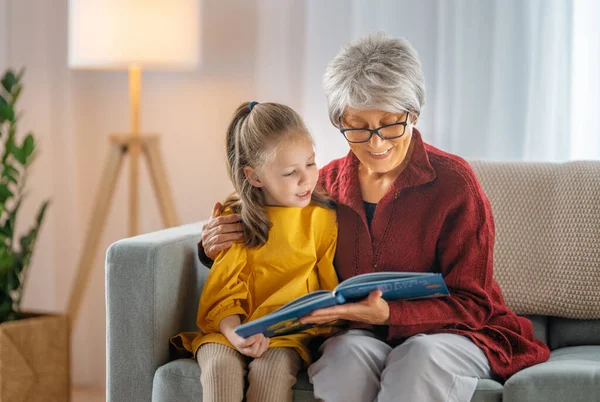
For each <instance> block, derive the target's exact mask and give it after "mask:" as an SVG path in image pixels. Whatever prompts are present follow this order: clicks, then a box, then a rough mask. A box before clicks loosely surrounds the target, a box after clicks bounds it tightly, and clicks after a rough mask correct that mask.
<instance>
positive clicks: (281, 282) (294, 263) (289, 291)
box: [172, 203, 338, 364]
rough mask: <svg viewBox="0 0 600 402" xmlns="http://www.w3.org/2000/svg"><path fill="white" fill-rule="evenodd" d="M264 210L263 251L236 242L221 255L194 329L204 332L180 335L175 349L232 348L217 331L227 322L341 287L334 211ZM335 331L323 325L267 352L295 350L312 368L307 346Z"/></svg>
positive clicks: (277, 340)
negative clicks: (218, 345) (217, 345)
mask: <svg viewBox="0 0 600 402" xmlns="http://www.w3.org/2000/svg"><path fill="white" fill-rule="evenodd" d="M265 209H266V211H267V214H268V215H269V220H270V221H271V223H272V227H271V230H270V231H269V240H268V241H267V243H266V244H265V245H264V246H263V247H260V248H247V247H245V246H244V245H243V244H241V243H235V244H234V245H233V246H232V247H231V248H230V249H229V250H226V251H223V252H222V253H221V254H219V256H218V257H217V259H216V260H215V262H214V265H213V266H212V268H211V270H210V273H209V275H208V279H207V280H206V284H205V285H204V289H203V291H202V295H201V297H200V304H199V306H198V316H197V319H196V324H197V325H198V327H199V328H200V330H201V331H202V332H201V333H196V332H184V333H181V334H178V335H177V336H175V337H173V339H172V343H173V344H174V345H175V346H177V347H183V348H185V349H186V350H188V351H189V352H192V353H193V354H194V356H195V354H196V352H197V351H198V348H199V347H200V346H201V345H203V344H205V343H209V342H215V343H221V344H223V345H227V346H229V347H233V346H232V345H231V344H230V343H229V341H228V340H227V338H226V337H225V336H224V335H223V334H221V333H220V332H219V323H220V322H221V320H222V319H223V318H225V317H227V316H230V315H233V314H239V315H240V316H241V320H242V323H245V322H248V321H252V320H255V319H257V318H260V317H263V316H265V315H266V314H269V313H270V312H272V311H274V310H276V309H278V308H279V307H281V306H283V305H284V304H286V303H288V302H290V301H292V300H294V299H296V298H298V297H300V296H302V295H305V294H307V293H309V292H312V291H315V290H320V289H327V290H332V289H333V288H334V287H335V286H337V284H338V279H337V274H336V272H335V269H334V267H333V257H334V255H335V247H336V244H337V222H336V213H335V211H334V210H329V209H325V208H322V207H319V206H316V205H314V204H312V203H311V204H309V205H308V206H306V207H304V208H298V207H266V208H265ZM332 331H333V327H332V326H320V327H313V328H309V329H307V330H304V331H302V332H299V333H295V334H290V335H283V336H278V337H274V338H271V341H270V344H269V348H278V347H291V348H295V349H296V350H297V351H298V354H299V355H300V357H302V359H303V360H304V361H305V362H306V363H307V364H310V362H311V358H310V353H309V350H308V346H307V345H308V342H309V341H310V339H311V338H313V337H314V336H315V335H324V334H329V333H332Z"/></svg>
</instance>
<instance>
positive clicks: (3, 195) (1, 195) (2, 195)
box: [0, 183, 14, 204]
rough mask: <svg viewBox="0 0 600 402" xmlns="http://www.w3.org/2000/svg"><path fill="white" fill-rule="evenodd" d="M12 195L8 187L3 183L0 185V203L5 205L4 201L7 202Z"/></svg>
mask: <svg viewBox="0 0 600 402" xmlns="http://www.w3.org/2000/svg"><path fill="white" fill-rule="evenodd" d="M13 196H14V194H13V193H12V191H10V189H9V188H8V186H7V185H6V184H4V183H2V184H0V203H2V204H4V203H6V200H8V199H9V198H11V197H13Z"/></svg>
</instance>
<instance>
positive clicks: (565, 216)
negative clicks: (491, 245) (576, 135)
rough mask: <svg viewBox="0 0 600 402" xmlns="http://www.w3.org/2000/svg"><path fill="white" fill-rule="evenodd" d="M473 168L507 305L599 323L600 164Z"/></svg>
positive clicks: (490, 164) (479, 164)
mask: <svg viewBox="0 0 600 402" xmlns="http://www.w3.org/2000/svg"><path fill="white" fill-rule="evenodd" d="M471 165H472V166H473V168H474V169H475V172H476V174H477V176H478V178H479V180H480V182H481V185H482V187H483V190H484V191H485V193H486V194H487V196H488V198H489V199H490V201H491V203H492V210H493V213H494V218H495V222H496V245H495V250H494V253H495V256H494V270H495V278H496V280H497V281H498V283H499V285H500V287H501V288H502V293H503V295H504V297H505V299H506V303H507V304H508V306H509V307H510V308H511V309H512V310H513V311H515V312H516V313H519V314H543V315H552V316H560V317H567V318H580V319H592V318H600V162H591V161H576V162H568V163H562V164H552V163H525V162H519V163H514V162H482V161H475V162H472V163H471Z"/></svg>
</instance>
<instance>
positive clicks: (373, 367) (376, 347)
mask: <svg viewBox="0 0 600 402" xmlns="http://www.w3.org/2000/svg"><path fill="white" fill-rule="evenodd" d="M391 350H392V348H391V347H390V346H389V345H388V344H386V343H385V342H383V341H381V340H379V339H377V338H375V336H374V335H373V334H372V333H371V332H369V331H363V330H358V329H351V330H349V331H348V332H346V333H344V334H341V335H337V336H334V337H332V338H329V339H327V340H326V341H325V342H324V343H323V345H322V346H321V348H320V351H321V352H322V353H323V355H322V356H321V358H320V359H319V360H317V361H316V362H314V363H313V364H312V365H311V366H310V367H309V368H308V375H309V377H310V382H312V383H313V385H314V393H315V398H317V399H319V400H323V401H325V402H339V401H344V402H354V401H356V402H364V401H373V400H374V399H375V398H376V397H377V393H378V392H379V377H380V374H381V370H383V368H384V365H385V360H386V358H387V355H388V353H390V351H391ZM415 400H419V399H415Z"/></svg>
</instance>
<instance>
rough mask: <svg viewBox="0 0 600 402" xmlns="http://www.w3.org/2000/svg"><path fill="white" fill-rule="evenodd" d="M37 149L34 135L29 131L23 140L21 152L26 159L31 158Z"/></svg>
mask: <svg viewBox="0 0 600 402" xmlns="http://www.w3.org/2000/svg"><path fill="white" fill-rule="evenodd" d="M34 150H35V140H34V139H33V135H32V134H31V133H27V136H26V137H25V139H24V140H23V146H22V147H21V152H22V153H23V156H24V158H25V160H27V159H29V157H30V156H31V154H32V153H33V151H34Z"/></svg>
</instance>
